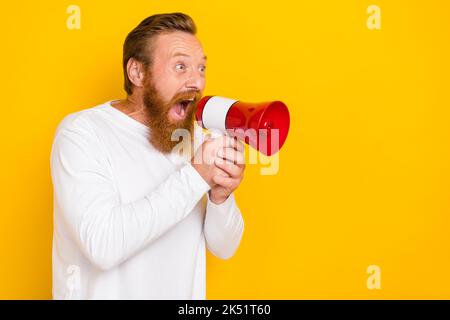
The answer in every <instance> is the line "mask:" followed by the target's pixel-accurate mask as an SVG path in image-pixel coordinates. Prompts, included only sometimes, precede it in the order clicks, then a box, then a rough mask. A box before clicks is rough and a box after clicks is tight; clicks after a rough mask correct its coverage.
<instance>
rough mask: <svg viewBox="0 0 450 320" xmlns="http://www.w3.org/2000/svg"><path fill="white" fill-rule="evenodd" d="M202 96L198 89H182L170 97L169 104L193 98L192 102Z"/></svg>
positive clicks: (195, 101)
mask: <svg viewBox="0 0 450 320" xmlns="http://www.w3.org/2000/svg"><path fill="white" fill-rule="evenodd" d="M201 98H202V94H201V92H200V91H198V90H190V91H184V92H180V93H177V94H175V96H174V97H173V98H172V99H171V101H170V103H169V104H170V105H172V104H176V103H179V102H181V101H184V100H191V99H193V102H194V103H197V102H198V101H199V100H200V99H201Z"/></svg>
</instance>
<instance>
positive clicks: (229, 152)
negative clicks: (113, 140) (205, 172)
mask: <svg viewBox="0 0 450 320" xmlns="http://www.w3.org/2000/svg"><path fill="white" fill-rule="evenodd" d="M217 156H218V157H219V158H222V159H224V160H228V161H229V162H232V163H234V164H241V165H242V164H244V163H245V158H244V154H243V153H242V152H239V151H237V150H236V149H234V148H224V149H219V150H217Z"/></svg>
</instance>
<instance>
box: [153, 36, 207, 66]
mask: <svg viewBox="0 0 450 320" xmlns="http://www.w3.org/2000/svg"><path fill="white" fill-rule="evenodd" d="M153 49H154V53H155V56H158V57H159V58H165V59H170V58H172V57H174V56H178V55H188V56H191V57H194V58H198V59H203V58H204V57H205V55H204V53H203V48H202V45H201V43H200V41H199V40H198V39H197V37H196V36H195V35H193V34H190V33H187V32H182V31H174V32H170V33H163V34H159V35H158V36H157V37H156V38H155V40H154V47H153Z"/></svg>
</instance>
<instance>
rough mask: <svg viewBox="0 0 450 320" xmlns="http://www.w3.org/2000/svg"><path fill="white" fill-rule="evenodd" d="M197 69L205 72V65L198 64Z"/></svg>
mask: <svg viewBox="0 0 450 320" xmlns="http://www.w3.org/2000/svg"><path fill="white" fill-rule="evenodd" d="M198 70H200V72H202V73H205V71H206V66H200V67H199V68H198Z"/></svg>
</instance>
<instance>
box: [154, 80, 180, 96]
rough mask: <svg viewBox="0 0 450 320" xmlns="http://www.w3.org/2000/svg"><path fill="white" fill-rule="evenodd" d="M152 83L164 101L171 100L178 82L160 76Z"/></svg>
mask: <svg viewBox="0 0 450 320" xmlns="http://www.w3.org/2000/svg"><path fill="white" fill-rule="evenodd" d="M154 82H155V87H156V88H157V90H158V92H159V93H160V94H161V96H162V97H163V98H164V99H165V100H166V101H168V100H170V99H172V97H173V96H174V95H175V93H176V92H177V89H178V88H179V83H178V81H176V79H174V78H173V77H170V76H161V77H158V78H155V80H154Z"/></svg>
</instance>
